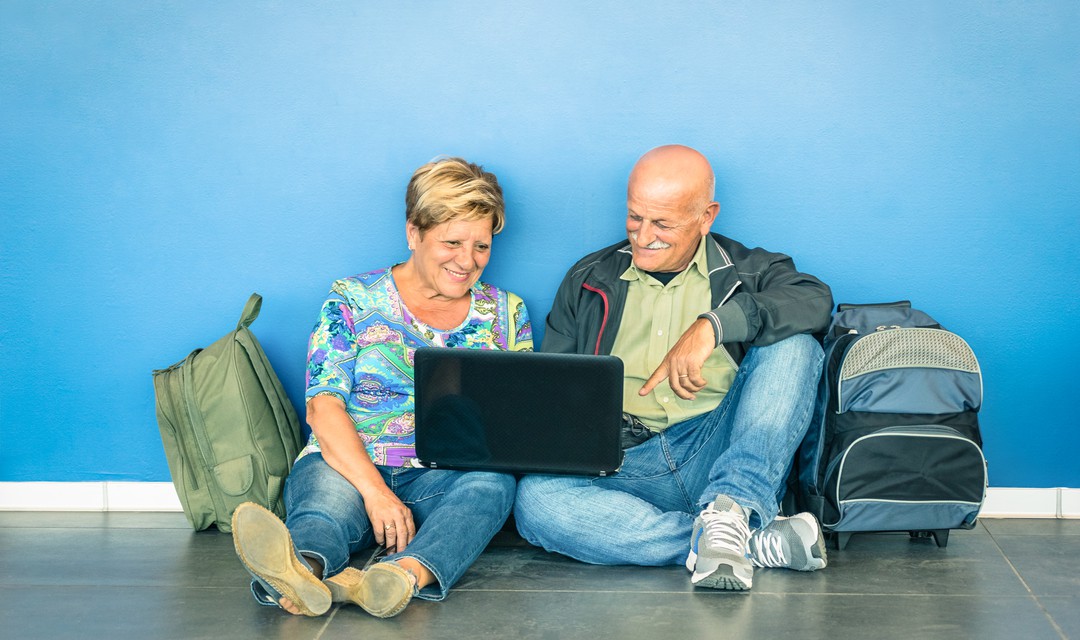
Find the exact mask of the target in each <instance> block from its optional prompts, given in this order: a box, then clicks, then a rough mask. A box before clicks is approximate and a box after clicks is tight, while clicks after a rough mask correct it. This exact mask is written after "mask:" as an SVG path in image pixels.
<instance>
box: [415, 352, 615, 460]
mask: <svg viewBox="0 0 1080 640" xmlns="http://www.w3.org/2000/svg"><path fill="white" fill-rule="evenodd" d="M415 368H416V377H415V380H416V455H417V458H419V460H420V463H421V464H423V465H424V466H425V467H428V468H431V469H478V470H488V471H506V472H516V473H526V472H528V473H568V474H578V475H590V476H606V475H610V474H612V473H615V472H616V471H617V470H618V469H619V466H620V465H621V464H622V448H621V447H620V446H619V432H620V428H621V424H622V384H623V381H622V377H623V367H622V361H621V360H619V359H618V358H616V357H614V356H586V355H573V354H555V353H538V352H532V351H517V352H511V351H486V350H477V349H446V348H433V347H426V348H421V349H417V350H416V359H415Z"/></svg>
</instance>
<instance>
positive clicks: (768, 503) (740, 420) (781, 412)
mask: <svg viewBox="0 0 1080 640" xmlns="http://www.w3.org/2000/svg"><path fill="white" fill-rule="evenodd" d="M822 359H823V354H822V351H821V347H820V346H819V345H818V343H817V341H815V340H814V339H813V338H811V337H810V336H808V335H797V336H793V337H791V338H788V339H786V340H782V341H780V342H778V343H776V344H773V345H770V346H767V347H753V348H751V349H750V350H749V352H748V353H747V354H746V357H745V358H743V361H742V363H741V365H740V367H739V371H738V373H737V374H736V375H735V380H734V382H733V383H732V385H731V390H730V391H729V392H728V393H727V395H726V396H725V397H724V400H723V401H722V402H721V403H720V404H719V405H718V406H717V407H716V409H714V410H713V411H710V412H709V413H706V414H703V415H700V416H697V417H695V418H691V419H690V420H686V421H684V422H681V423H679V424H676V425H672V426H671V427H669V428H668V429H666V430H664V431H662V432H660V433H659V434H658V435H656V436H654V437H653V438H651V439H649V440H647V441H645V442H643V443H642V444H639V445H638V446H636V447H632V448H630V449H627V450H626V453H625V457H624V459H623V466H622V468H621V469H620V470H619V472H618V473H616V474H614V475H612V476H608V477H604V478H585V477H579V476H553V475H531V476H526V477H524V478H522V479H521V480H520V481H519V482H518V493H517V503H516V505H515V507H514V517H515V520H516V521H517V526H518V531H519V532H520V533H521V535H522V537H524V538H525V539H526V540H528V541H529V542H531V543H532V544H535V545H538V546H541V547H543V548H544V549H547V550H548V551H554V552H557V553H561V554H563V555H567V556H570V557H571V558H575V559H577V560H581V561H583V562H591V563H594V564H636V565H668V564H682V563H683V562H685V561H686V556H687V553H688V552H689V549H690V533H691V530H692V529H693V523H694V518H695V517H696V516H697V513H698V512H699V511H700V510H701V509H703V508H704V507H705V506H707V505H708V504H709V503H710V502H712V501H713V499H715V498H716V496H717V495H718V494H724V495H727V496H730V497H731V498H732V499H734V500H735V501H736V502H738V503H739V505H740V506H742V507H743V508H744V509H749V510H750V512H751V517H750V526H751V528H760V527H763V526H768V524H769V523H770V522H772V520H773V518H774V517H775V516H776V514H777V512H778V511H779V506H778V501H779V499H780V498H781V497H782V496H783V493H784V486H785V481H786V479H787V475H788V472H789V471H790V469H791V462H792V460H793V459H794V454H795V450H796V449H797V448H798V446H799V443H800V442H801V441H802V438H803V435H805V433H806V429H807V426H808V425H809V423H810V417H811V414H812V412H813V408H814V398H815V395H816V389H817V381H818V377H819V375H820V373H821V361H822ZM662 384H666V383H662Z"/></svg>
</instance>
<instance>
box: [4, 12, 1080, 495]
mask: <svg viewBox="0 0 1080 640" xmlns="http://www.w3.org/2000/svg"><path fill="white" fill-rule="evenodd" d="M761 4H763V3H757V2H750V1H748V2H700V3H677V4H676V3H671V6H665V5H664V4H663V3H654V2H641V3H633V2H629V3H628V2H623V1H608V0H605V1H598V2H590V3H579V2H574V1H569V0H561V1H554V2H544V3H528V4H526V3H489V2H478V3H473V2H453V3H451V2H386V3H352V2H327V3H311V2H309V3H289V2H263V3H249V2H155V3H142V2H83V1H80V2H38V1H36V0H26V1H19V0H6V1H5V2H3V3H2V4H0V211H2V213H3V225H2V238H0V241H2V247H0V249H2V252H0V384H2V389H0V391H2V396H0V481H23V480H51V481H78V480H146V481H165V480H168V478H169V475H168V468H167V466H166V463H165V457H164V455H163V453H162V450H161V442H160V439H159V436H158V431H157V426H156V422H155V418H154V403H153V391H152V386H151V379H150V371H151V369H154V368H158V367H162V366H165V365H168V364H171V363H172V362H174V361H176V360H179V359H181V358H182V357H183V356H184V355H185V354H186V353H187V352H188V351H189V350H191V349H192V348H194V347H196V346H201V345H204V344H205V343H208V342H210V341H212V340H214V339H216V338H217V337H219V336H220V335H221V334H223V333H224V332H225V331H227V330H228V329H230V328H231V326H232V325H233V324H234V323H235V321H236V319H237V318H238V316H239V314H240V310H241V308H242V306H243V303H244V301H245V299H246V298H247V295H248V294H249V293H250V292H251V291H259V292H260V293H262V294H263V295H264V296H265V299H266V300H265V304H264V307H263V314H262V316H261V317H260V318H259V320H258V321H257V322H256V323H255V325H254V329H255V331H256V333H257V334H258V335H259V337H260V339H261V340H262V342H263V344H264V346H265V348H266V350H267V352H268V354H269V356H270V359H271V360H272V362H273V363H274V365H275V367H276V368H277V370H278V372H279V374H280V376H281V377H282V379H283V382H284V383H285V385H286V387H287V388H288V390H289V392H290V394H291V395H292V397H293V399H294V401H296V402H297V403H299V400H300V396H301V394H302V386H303V365H304V357H305V346H306V339H307V333H308V331H309V329H310V328H311V325H312V323H313V322H314V319H315V314H316V311H317V309H318V306H319V303H320V302H321V301H322V299H323V296H324V295H325V293H326V291H327V288H328V286H329V284H330V282H331V281H332V280H333V279H334V278H336V277H339V276H343V275H348V274H352V273H356V272H359V271H362V270H367V269H370V268H374V267H378V266H383V265H386V264H388V263H391V262H393V261H397V260H401V259H403V258H404V257H405V256H406V248H405V241H404V236H403V206H402V196H403V191H404V186H405V183H406V181H407V179H408V177H409V175H410V173H411V172H412V170H413V169H414V168H415V167H417V166H418V165H420V164H422V163H424V162H426V161H427V160H429V159H431V158H432V157H434V156H436V155H438V154H444V153H449V154H458V155H463V156H465V157H467V158H470V159H472V160H475V161H478V162H481V163H483V164H484V165H485V166H487V167H488V168H489V169H491V170H493V171H494V172H495V173H496V174H497V175H498V176H499V178H500V180H501V182H502V183H503V185H504V188H505V191H506V194H507V196H508V209H509V224H508V227H507V229H506V231H505V232H504V233H503V234H502V235H501V236H499V237H498V239H497V241H496V244H495V253H494V255H493V260H492V263H491V265H490V266H489V268H488V271H487V273H486V274H485V275H486V279H487V280H490V281H492V282H495V283H497V284H500V285H503V286H505V287H508V288H510V289H513V290H515V291H517V292H519V293H520V294H521V295H523V296H524V298H525V300H526V302H527V303H528V305H529V307H530V309H531V311H532V314H533V316H534V318H535V319H536V320H537V322H538V324H539V325H542V319H543V316H544V315H545V314H546V312H547V309H548V306H549V305H550V302H551V299H552V295H553V293H554V290H555V287H556V285H557V283H558V280H559V278H560V277H561V275H562V273H563V272H564V270H565V268H566V267H567V266H568V265H569V264H570V263H571V262H572V261H573V260H574V259H575V258H576V257H578V256H579V255H580V254H582V253H584V252H585V251H586V250H588V249H591V248H596V247H599V246H601V245H606V244H608V243H609V242H612V241H614V240H616V239H618V238H619V237H620V236H621V235H622V233H623V231H622V229H623V227H622V224H623V222H622V218H623V215H624V210H623V206H624V196H625V180H626V176H627V173H628V171H629V169H630V167H631V165H632V164H633V162H634V160H635V159H636V158H637V156H638V155H640V154H641V153H642V152H644V151H645V150H647V149H649V148H650V147H652V146H655V145H657V144H662V143H669V142H682V143H686V144H690V145H692V146H695V147H697V148H699V149H701V150H702V151H704V152H705V153H706V154H707V155H708V157H709V158H710V160H711V161H712V162H713V164H714V167H715V169H716V171H717V174H718V199H719V200H720V202H721V203H722V207H723V208H722V210H721V214H720V218H719V220H718V222H717V223H716V229H717V230H718V231H721V232H724V233H727V234H728V235H732V236H734V237H736V238H738V239H741V240H743V241H744V242H747V243H748V244H752V245H761V246H765V247H767V248H771V249H775V250H782V251H786V252H788V253H791V254H793V255H794V256H795V257H796V260H797V263H798V265H799V266H800V267H801V268H802V269H803V270H805V271H808V272H811V273H814V274H816V275H818V276H820V277H821V278H822V279H824V280H825V281H826V282H828V283H830V284H831V285H832V286H833V288H834V291H835V294H836V297H837V299H838V300H839V301H850V302H866V301H878V300H892V299H897V298H910V299H911V300H913V301H914V302H915V304H916V305H917V306H919V307H921V308H924V309H925V310H928V311H930V312H931V313H932V314H933V315H935V316H936V317H937V318H938V320H940V321H941V322H942V323H943V324H944V325H946V326H947V327H950V328H952V329H954V330H956V331H957V332H959V333H960V334H961V335H963V336H965V337H966V338H967V339H968V340H969V342H970V343H971V344H972V346H973V347H974V349H975V351H976V353H977V354H978V355H979V356H980V359H981V361H982V364H983V367H984V370H985V373H984V377H985V389H986V404H985V408H984V412H983V415H982V420H983V425H984V433H985V439H986V452H987V457H988V458H989V461H990V474H991V475H990V479H991V483H992V484H993V485H995V486H1024V487H1047V486H1072V487H1078V486H1080V465H1078V463H1077V462H1076V460H1077V451H1078V450H1080V429H1078V428H1077V427H1078V420H1077V418H1076V403H1077V395H1078V393H1077V391H1078V385H1077V382H1076V374H1075V372H1076V369H1077V363H1078V362H1080V349H1078V344H1080V337H1078V334H1077V327H1078V324H1080V323H1078V320H1080V312H1078V306H1080V305H1078V303H1077V300H1076V295H1077V293H1076V292H1077V291H1078V290H1080V286H1078V285H1080V267H1078V266H1077V260H1076V258H1075V251H1074V250H1073V248H1074V247H1076V246H1077V245H1078V244H1080V231H1078V227H1080V225H1078V224H1077V218H1078V213H1080V4H1077V3H1076V2H1074V1H1073V0H1065V1H1060V2H1053V1H1041V2H1018V1H1017V2H988V1H958V2H938V1H937V0H930V1H923V2H902V3H901V2H869V1H851V2H798V3H795V2H792V3H769V4H770V6H767V7H763V6H760V5H761Z"/></svg>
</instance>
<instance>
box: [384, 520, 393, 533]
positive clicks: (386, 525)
mask: <svg viewBox="0 0 1080 640" xmlns="http://www.w3.org/2000/svg"><path fill="white" fill-rule="evenodd" d="M393 528H394V523H393V522H391V523H390V524H384V525H383V529H386V530H387V531H389V530H391V529H393Z"/></svg>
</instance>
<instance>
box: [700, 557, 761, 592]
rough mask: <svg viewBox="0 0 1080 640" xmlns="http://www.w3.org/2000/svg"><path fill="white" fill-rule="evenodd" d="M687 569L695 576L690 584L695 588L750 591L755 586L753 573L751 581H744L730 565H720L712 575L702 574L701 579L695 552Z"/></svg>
mask: <svg viewBox="0 0 1080 640" xmlns="http://www.w3.org/2000/svg"><path fill="white" fill-rule="evenodd" d="M686 568H687V570H689V571H691V572H693V575H691V576H690V584H692V585H694V586H695V587H704V588H706V589H720V590H722V591H749V590H750V589H751V588H752V587H753V586H754V578H753V573H751V574H750V578H749V579H746V580H744V579H742V578H739V577H737V576H736V575H735V567H734V566H732V565H730V564H718V565H717V567H716V569H714V570H713V571H712V572H711V573H707V574H702V575H701V576H700V577H699V576H698V573H697V554H696V553H694V552H693V551H691V552H690V555H689V556H687V558H686ZM750 570H751V572H752V571H753V566H751V567H750Z"/></svg>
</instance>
